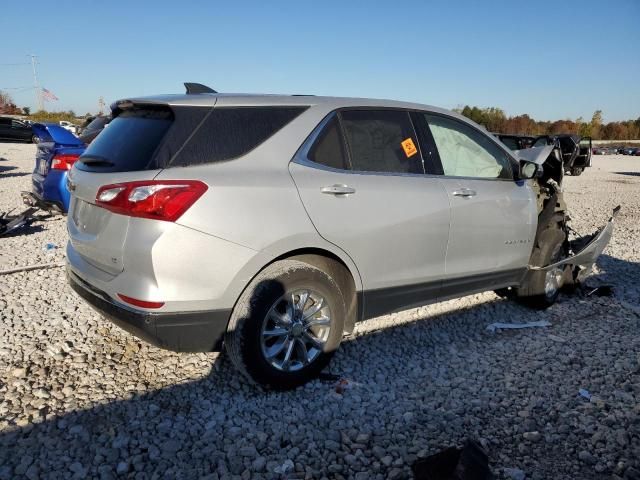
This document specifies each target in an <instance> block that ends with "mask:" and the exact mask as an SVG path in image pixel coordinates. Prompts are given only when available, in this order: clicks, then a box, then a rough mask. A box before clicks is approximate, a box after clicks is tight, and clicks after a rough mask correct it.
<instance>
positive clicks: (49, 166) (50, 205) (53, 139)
mask: <svg viewBox="0 0 640 480" xmlns="http://www.w3.org/2000/svg"><path fill="white" fill-rule="evenodd" d="M33 132H34V135H36V136H37V137H38V152H37V153H36V167H35V169H34V170H33V175H32V177H31V178H32V183H33V191H32V192H29V193H25V194H23V198H24V201H25V203H27V204H29V205H32V206H37V207H40V208H42V209H45V210H52V211H58V212H60V213H67V212H68V211H69V198H70V194H69V190H68V189H67V173H68V172H69V170H71V167H72V166H73V164H74V162H75V161H76V160H77V159H78V157H79V156H80V155H82V153H83V152H84V151H85V149H86V145H85V144H84V143H83V142H82V140H80V139H79V138H78V137H76V136H75V135H73V134H72V133H71V132H69V131H67V130H65V129H64V128H62V127H60V126H59V125H54V124H42V123H35V124H33Z"/></svg>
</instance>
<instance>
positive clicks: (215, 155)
mask: <svg viewBox="0 0 640 480" xmlns="http://www.w3.org/2000/svg"><path fill="white" fill-rule="evenodd" d="M307 108H308V107H235V108H231V107H229V108H227V107H220V108H214V109H213V111H212V112H211V113H210V114H209V115H208V116H207V118H206V119H205V121H204V122H203V124H202V125H201V126H200V128H199V129H198V130H197V131H196V133H195V135H193V137H192V138H191V139H190V140H189V141H188V142H187V144H186V145H185V146H184V148H183V149H182V150H181V151H180V153H179V154H178V155H177V156H176V158H174V159H173V160H171V163H170V165H169V166H171V167H177V166H180V167H184V166H189V165H199V164H203V163H212V162H220V161H224V160H231V159H234V158H237V157H241V156H243V155H245V154H247V153H248V152H250V151H251V150H253V149H255V148H256V147H258V146H259V145H260V144H262V143H263V142H265V141H266V140H267V139H268V138H269V137H271V136H272V135H274V134H275V133H276V132H278V130H280V129H282V127H284V126H285V125H286V124H288V123H289V122H290V121H292V120H293V119H294V118H296V117H297V116H298V115H300V114H301V113H302V112H303V111H305V110H306V109H307ZM109 128H111V126H109Z"/></svg>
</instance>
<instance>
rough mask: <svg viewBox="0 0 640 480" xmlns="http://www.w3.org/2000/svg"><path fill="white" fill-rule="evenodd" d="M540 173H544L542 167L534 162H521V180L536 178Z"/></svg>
mask: <svg viewBox="0 0 640 480" xmlns="http://www.w3.org/2000/svg"><path fill="white" fill-rule="evenodd" d="M539 173H542V167H541V166H540V165H538V164H537V163H533V162H527V161H526V160H520V175H519V178H520V180H529V179H530V178H535V177H536V176H538V174H539Z"/></svg>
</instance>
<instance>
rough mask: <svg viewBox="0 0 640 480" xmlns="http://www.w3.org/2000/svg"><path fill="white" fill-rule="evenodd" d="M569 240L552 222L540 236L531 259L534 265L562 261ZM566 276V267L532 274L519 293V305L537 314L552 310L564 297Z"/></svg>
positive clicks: (562, 266) (559, 227) (527, 277)
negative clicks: (523, 305) (563, 287)
mask: <svg viewBox="0 0 640 480" xmlns="http://www.w3.org/2000/svg"><path fill="white" fill-rule="evenodd" d="M565 240H566V234H565V232H564V230H563V229H562V227H561V225H560V224H559V223H557V222H552V223H551V224H550V225H549V226H548V227H547V228H546V229H545V230H544V231H543V232H542V233H541V234H540V238H539V239H538V241H537V244H536V247H535V250H534V251H533V254H532V255H531V264H532V265H537V266H544V265H550V264H552V263H555V262H558V261H560V260H562V258H564V257H565V256H566V248H565ZM565 273H566V266H565V265H561V266H559V267H556V268H553V269H551V270H530V271H529V272H528V273H527V276H526V278H525V280H524V282H523V283H522V285H521V286H520V287H519V288H518V289H517V299H518V301H519V302H520V303H523V304H525V305H527V306H528V307H531V308H535V309H537V310H543V309H546V308H549V307H550V306H551V305H553V304H554V303H555V302H556V300H557V299H558V295H560V289H561V288H562V285H563V284H564V278H565Z"/></svg>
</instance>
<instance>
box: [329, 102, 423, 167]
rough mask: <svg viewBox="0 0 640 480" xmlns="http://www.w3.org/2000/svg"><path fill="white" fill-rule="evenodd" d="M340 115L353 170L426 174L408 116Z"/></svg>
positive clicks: (364, 112)
mask: <svg viewBox="0 0 640 480" xmlns="http://www.w3.org/2000/svg"><path fill="white" fill-rule="evenodd" d="M340 115H341V123H342V127H343V129H344V134H345V138H346V141H347V147H348V149H349V157H350V159H351V167H352V169H353V170H356V171H362V172H380V173H415V174H424V168H423V165H422V156H421V154H420V150H419V146H418V140H417V138H416V135H415V132H414V129H413V125H412V123H411V120H410V118H409V113H408V112H406V111H402V110H343V111H341V112H340Z"/></svg>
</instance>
